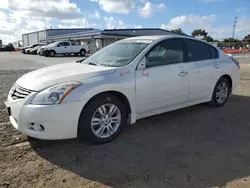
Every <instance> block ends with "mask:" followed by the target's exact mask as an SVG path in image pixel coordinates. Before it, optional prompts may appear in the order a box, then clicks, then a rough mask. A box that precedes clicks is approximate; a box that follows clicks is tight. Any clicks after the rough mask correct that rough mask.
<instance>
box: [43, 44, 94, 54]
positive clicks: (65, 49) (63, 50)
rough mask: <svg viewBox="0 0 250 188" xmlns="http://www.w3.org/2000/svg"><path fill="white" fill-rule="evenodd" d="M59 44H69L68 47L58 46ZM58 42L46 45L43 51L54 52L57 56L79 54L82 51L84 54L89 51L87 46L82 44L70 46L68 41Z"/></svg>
mask: <svg viewBox="0 0 250 188" xmlns="http://www.w3.org/2000/svg"><path fill="white" fill-rule="evenodd" d="M61 42H67V43H69V45H68V46H62V45H60V43H61ZM61 42H60V41H59V42H54V43H52V44H50V45H47V46H45V47H44V49H43V50H47V51H50V50H54V51H55V52H56V53H57V54H66V53H79V52H80V51H81V50H82V49H84V50H85V51H86V52H87V51H88V50H89V47H88V45H86V44H83V45H72V43H71V42H70V41H61Z"/></svg>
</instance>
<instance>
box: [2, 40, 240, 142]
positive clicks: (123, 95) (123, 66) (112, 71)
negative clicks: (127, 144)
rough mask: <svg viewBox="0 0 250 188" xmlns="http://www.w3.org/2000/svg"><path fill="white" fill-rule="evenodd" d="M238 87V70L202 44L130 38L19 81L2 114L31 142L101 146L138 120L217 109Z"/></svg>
mask: <svg viewBox="0 0 250 188" xmlns="http://www.w3.org/2000/svg"><path fill="white" fill-rule="evenodd" d="M239 82H240V66H239V62H237V61H234V60H233V59H232V58H230V57H229V56H227V55H226V54H225V53H224V52H222V51H221V50H219V49H218V48H216V47H214V46H212V45H210V44H209V43H206V42H204V41H201V40H197V39H194V38H191V37H185V36H177V35H167V36H143V37H133V38H128V39H124V40H120V41H117V42H115V43H113V44H111V45H109V46H107V47H105V48H103V49H101V50H99V51H97V52H96V53H95V54H93V55H92V56H90V57H89V58H87V59H85V60H82V61H77V63H63V64H59V65H54V66H49V67H45V68H42V69H38V70H35V71H33V72H30V73H28V74H26V75H24V76H22V77H21V78H19V79H18V80H17V82H16V84H15V85H14V86H13V87H12V89H11V90H10V92H9V95H8V100H7V102H6V106H7V108H8V112H9V115H10V122H11V123H12V124H13V126H14V127H15V128H16V129H18V130H19V131H21V132H23V133H25V134H27V135H29V136H31V137H35V138H39V139H68V138H75V137H77V136H78V137H79V138H81V139H85V140H89V141H92V142H94V143H105V142H108V141H111V140H113V139H114V138H115V137H116V136H117V135H118V134H119V133H120V132H121V130H122V127H123V126H124V125H125V124H126V123H130V124H133V123H135V122H136V121H137V120H138V119H141V118H144V117H148V116H152V115H156V114H160V113H164V112H168V111H172V110H176V109H179V108H184V107H187V106H191V105H195V104H199V103H209V104H210V105H211V106H213V107H221V106H223V105H225V104H226V102H227V100H228V97H229V96H230V94H231V93H232V92H234V90H235V88H236V87H237V86H238V84H239ZM222 110H223V109H222ZM201 126H202V125H201ZM152 128H153V125H152Z"/></svg>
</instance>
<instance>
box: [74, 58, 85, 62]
mask: <svg viewBox="0 0 250 188" xmlns="http://www.w3.org/2000/svg"><path fill="white" fill-rule="evenodd" d="M85 59H86V58H85ZM85 59H80V60H77V61H76V63H81V62H83V61H84V60H85Z"/></svg>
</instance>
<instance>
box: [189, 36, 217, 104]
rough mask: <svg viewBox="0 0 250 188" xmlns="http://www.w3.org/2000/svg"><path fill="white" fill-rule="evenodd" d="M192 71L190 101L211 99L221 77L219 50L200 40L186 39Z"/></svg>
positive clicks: (190, 70)
mask: <svg viewBox="0 0 250 188" xmlns="http://www.w3.org/2000/svg"><path fill="white" fill-rule="evenodd" d="M184 42H185V45H186V49H187V59H188V66H189V72H190V93H189V101H190V102H197V103H198V102H204V101H210V100H211V97H212V93H213V90H214V86H215V84H216V82H217V80H218V79H219V77H220V72H219V71H218V70H217V69H218V68H219V67H218V65H217V61H216V59H217V58H218V51H217V50H216V49H215V48H214V47H213V46H211V45H209V44H207V43H204V42H202V41H198V40H192V39H184Z"/></svg>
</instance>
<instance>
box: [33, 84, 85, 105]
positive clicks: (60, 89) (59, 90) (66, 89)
mask: <svg viewBox="0 0 250 188" xmlns="http://www.w3.org/2000/svg"><path fill="white" fill-rule="evenodd" d="M80 85H81V83H80V82H67V83H63V84H59V85H55V86H52V87H50V88H48V89H45V90H43V91H41V92H40V93H38V94H37V95H36V96H35V97H34V99H33V100H32V101H31V104H38V105H49V104H60V103H61V102H62V101H63V99H64V98H65V97H66V96H67V95H68V94H69V93H70V92H71V91H72V90H73V89H75V88H77V87H78V86H80Z"/></svg>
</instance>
